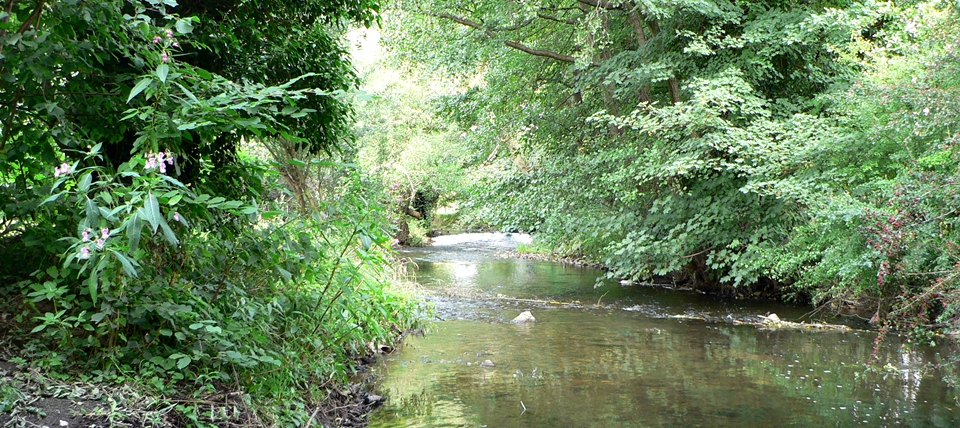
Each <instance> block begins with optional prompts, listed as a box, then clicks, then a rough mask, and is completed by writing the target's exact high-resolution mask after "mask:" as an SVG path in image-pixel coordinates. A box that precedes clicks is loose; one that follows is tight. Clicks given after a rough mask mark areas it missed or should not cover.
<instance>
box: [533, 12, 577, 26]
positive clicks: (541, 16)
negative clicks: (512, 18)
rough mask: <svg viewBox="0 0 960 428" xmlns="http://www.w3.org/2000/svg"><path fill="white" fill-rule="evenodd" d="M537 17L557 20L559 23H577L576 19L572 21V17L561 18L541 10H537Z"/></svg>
mask: <svg viewBox="0 0 960 428" xmlns="http://www.w3.org/2000/svg"><path fill="white" fill-rule="evenodd" d="M537 18H543V19H546V20H548V21H553V22H559V23H561V24H567V25H577V21H574V20H572V19H561V18H558V17H556V16H551V15H547V14H545V13H543V12H537Z"/></svg>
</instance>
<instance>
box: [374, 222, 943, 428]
mask: <svg viewBox="0 0 960 428" xmlns="http://www.w3.org/2000/svg"><path fill="white" fill-rule="evenodd" d="M483 236H484V238H483V239H477V240H471V239H470V238H469V237H462V236H461V237H457V238H455V239H459V240H460V242H459V243H458V244H451V245H447V246H437V247H433V248H428V249H424V250H416V251H409V252H407V255H408V256H410V257H411V258H413V259H414V260H415V261H416V263H417V264H418V265H419V271H418V272H417V276H418V278H419V281H420V282H421V284H423V287H424V289H425V291H426V292H427V294H428V295H430V296H432V297H431V299H432V300H433V301H434V304H435V305H436V307H437V312H438V313H439V314H440V318H441V319H443V320H445V321H438V322H436V323H435V325H434V327H433V329H432V330H431V331H430V332H429V333H428V334H427V335H426V336H425V337H411V338H408V339H407V341H406V343H405V345H404V347H403V349H402V350H401V351H400V352H397V353H395V354H393V355H391V356H389V357H388V358H387V359H386V363H385V365H384V366H383V367H380V368H377V371H378V372H380V373H381V374H384V375H385V377H384V379H383V381H382V382H381V384H380V387H379V388H380V392H381V393H383V394H384V395H386V396H388V397H390V400H389V401H388V403H387V404H386V405H385V406H384V407H383V408H382V409H381V410H379V411H378V412H376V413H375V414H374V415H372V417H371V426H373V427H421V426H431V427H447V426H449V427H460V426H489V427H514V426H523V427H617V426H623V427H627V426H630V427H645V426H651V427H652V426H691V427H693V426H705V427H722V426H756V427H761V426H764V427H766V426H770V427H776V426H854V425H865V426H893V425H905V426H943V427H948V426H949V427H954V426H958V425H960V410H958V406H957V403H956V402H955V401H954V398H953V396H952V395H951V394H950V391H949V390H948V389H947V388H946V386H945V385H944V384H943V383H942V382H941V381H940V380H939V377H938V376H937V375H936V374H935V373H934V374H930V373H927V374H924V372H923V367H924V365H925V363H926V362H929V361H932V359H933V358H934V353H935V352H936V351H937V350H936V349H924V350H923V351H922V352H921V351H903V350H902V349H901V347H900V346H899V343H898V342H897V341H896V339H895V338H893V339H889V340H888V341H887V342H885V343H884V345H883V346H882V347H881V348H880V352H879V356H880V358H881V361H883V362H885V363H886V362H889V363H890V366H889V367H888V370H887V371H886V372H884V373H870V374H864V370H863V367H864V366H863V363H864V362H865V361H868V360H869V359H870V358H871V354H872V353H873V350H874V344H873V339H874V337H875V335H874V334H872V333H870V332H809V331H795V330H780V331H762V330H759V329H757V328H756V327H754V326H749V325H734V324H733V323H732V320H734V319H736V320H745V319H751V320H754V319H755V316H756V315H757V314H763V313H766V312H776V313H778V314H779V315H780V316H781V318H784V319H792V320H797V319H798V318H799V317H800V316H802V315H803V314H804V313H805V312H806V308H802V307H791V306H788V305H783V304H775V303H770V302H742V301H726V302H724V301H717V300H716V299H715V298H712V297H710V296H703V295H700V294H697V293H692V292H681V291H675V290H669V289H663V288H656V287H636V286H634V287H621V286H620V285H619V284H609V283H605V284H604V285H602V286H600V287H597V288H594V284H595V281H596V278H597V277H598V276H599V275H600V274H601V272H599V271H596V270H593V269H583V268H575V267H569V266H563V265H559V264H555V263H547V262H532V261H525V260H512V259H503V258H499V257H497V256H496V254H495V253H496V251H497V250H501V249H503V248H504V247H508V246H509V245H513V244H515V240H514V239H513V238H512V237H505V236H503V235H483ZM601 296H602V298H601ZM523 299H526V300H523ZM529 300H537V301H549V300H553V301H558V302H565V303H572V302H579V303H578V304H568V305H557V304H549V303H539V302H530V301H529ZM598 300H599V301H600V304H597V301H598ZM526 309H532V311H533V313H534V315H535V316H536V317H537V321H538V322H536V323H534V324H523V325H514V324H509V323H507V322H506V321H508V320H510V319H511V318H512V317H514V316H516V315H517V314H518V313H519V311H521V310H526ZM677 314H684V315H688V316H699V317H703V318H705V319H704V320H692V319H678V318H670V316H671V315H677ZM727 321H730V322H727ZM485 360H490V362H492V363H493V364H494V366H493V367H483V366H481V363H482V362H484V361H485Z"/></svg>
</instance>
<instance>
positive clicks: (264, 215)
mask: <svg viewBox="0 0 960 428" xmlns="http://www.w3.org/2000/svg"><path fill="white" fill-rule="evenodd" d="M281 214H283V211H264V212H263V213H261V214H260V217H262V218H263V219H264V220H269V219H271V218H274V217H276V216H279V215H281Z"/></svg>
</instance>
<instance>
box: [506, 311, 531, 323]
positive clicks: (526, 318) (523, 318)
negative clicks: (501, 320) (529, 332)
mask: <svg viewBox="0 0 960 428" xmlns="http://www.w3.org/2000/svg"><path fill="white" fill-rule="evenodd" d="M510 322H512V323H514V324H523V323H528V322H537V319H536V318H534V317H533V314H531V313H530V311H523V312H521V313H520V315H517V317H516V318H514V319H513V321H510Z"/></svg>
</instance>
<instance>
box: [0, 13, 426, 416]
mask: <svg viewBox="0 0 960 428" xmlns="http://www.w3.org/2000/svg"><path fill="white" fill-rule="evenodd" d="M228 3H229V4H227V3H222V2H219V3H218V4H217V5H213V4H208V3H202V2H191V3H189V4H183V5H180V6H178V5H177V4H176V2H173V1H166V2H155V1H144V2H140V1H136V0H131V1H103V2H93V3H90V2H65V3H63V2H61V3H56V4H54V5H48V4H46V2H43V1H39V2H8V4H9V5H11V8H10V13H7V12H2V14H0V46H3V48H2V50H0V55H2V58H3V61H2V62H0V75H2V76H3V80H2V83H0V106H2V110H0V123H3V128H2V132H0V205H2V206H3V214H2V216H0V239H2V241H0V258H2V259H3V260H4V262H3V263H2V266H0V283H2V284H3V285H2V286H0V296H2V298H3V301H4V302H9V303H10V304H9V305H8V306H6V307H4V308H3V309H2V311H4V312H7V313H6V314H5V315H12V317H6V316H5V317H4V319H5V320H7V321H5V322H7V323H8V324H7V325H5V326H4V329H3V333H4V334H5V335H8V337H7V339H10V337H9V336H12V337H13V340H14V341H15V342H16V343H19V344H20V345H21V347H22V352H23V356H24V357H26V358H27V359H28V360H29V361H30V362H31V364H33V365H36V366H39V367H43V368H49V369H55V370H59V371H61V372H63V373H76V372H75V371H74V370H81V371H80V372H82V373H85V375H86V376H89V377H90V378H92V379H94V380H100V381H107V380H121V379H131V378H132V379H134V380H135V381H136V382H139V383H142V384H144V385H145V386H146V387H148V388H150V389H151V390H152V391H153V392H154V393H156V394H159V395H161V396H170V395H186V394H193V395H194V396H196V397H199V396H203V395H204V394H210V393H212V392H213V391H214V390H216V389H218V388H220V387H221V386H222V385H234V388H237V389H239V390H240V391H241V392H244V393H246V394H250V395H248V396H247V398H248V399H247V402H248V403H254V404H252V405H253V406H255V407H257V408H258V409H260V411H262V412H263V413H262V414H261V417H263V418H265V422H266V423H279V424H283V425H294V424H295V425H301V424H303V423H305V422H306V419H307V418H308V417H309V413H308V412H307V411H306V410H305V408H306V407H305V406H306V405H308V404H315V403H316V402H318V401H319V400H321V399H322V398H323V397H324V396H325V390H326V389H328V388H332V387H334V386H335V385H338V384H341V383H343V382H346V381H347V377H348V376H349V375H350V374H351V373H352V372H353V370H354V364H355V363H354V362H353V360H354V359H355V358H357V357H359V356H362V355H364V354H366V353H368V352H369V351H368V349H369V347H368V345H367V343H368V342H372V343H374V344H378V343H386V342H389V341H391V340H393V339H395V338H396V337H397V335H399V334H400V333H402V332H403V331H405V330H406V329H407V328H409V327H410V323H411V322H412V320H413V319H414V310H415V308H414V307H413V306H412V304H411V303H410V302H409V301H408V300H407V298H406V297H405V296H403V295H402V293H400V292H399V291H397V290H396V289H395V288H394V287H391V284H390V278H391V272H390V270H389V269H390V268H389V262H388V260H387V258H388V257H389V250H385V249H384V248H385V244H387V243H388V241H389V239H388V234H387V232H385V230H384V229H383V225H384V224H386V214H385V211H384V209H383V208H382V206H381V205H380V204H379V202H370V200H371V199H372V200H374V201H375V200H376V199H377V198H371V197H370V195H369V192H368V190H367V189H368V188H370V183H368V182H366V181H365V179H364V178H363V177H362V175H361V174H360V173H359V172H358V171H356V169H355V167H354V166H352V165H350V164H347V163H344V161H346V160H349V159H348V156H349V151H348V150H344V151H340V152H338V150H339V149H341V148H346V147H347V144H348V143H349V141H350V140H349V133H348V132H347V130H348V129H349V108H348V103H347V101H346V99H345V98H344V91H345V90H349V89H351V88H352V86H351V85H352V84H353V83H355V80H356V79H355V78H354V77H353V75H352V74H351V73H350V71H349V70H350V67H349V63H348V62H347V60H346V58H345V57H344V52H343V50H342V49H341V48H340V47H339V45H338V43H337V42H336V37H337V31H339V30H338V26H339V25H341V24H342V22H343V20H351V21H354V22H359V23H361V24H371V23H372V22H373V21H374V19H375V14H376V8H377V4H375V3H368V2H359V3H356V4H351V5H346V4H340V3H338V4H336V5H330V4H327V3H324V2H303V3H298V4H297V5H286V4H281V3H263V4H261V5H260V6H262V7H267V8H272V9H271V10H272V13H266V14H262V11H258V10H251V9H250V7H251V6H250V5H251V4H250V3H249V2H233V3H230V2H228ZM176 12H182V14H180V15H178V14H176ZM188 15H189V16H188ZM254 16H256V17H260V18H263V19H264V21H263V22H261V23H259V24H258V23H257V22H253V21H251V20H250V19H252V18H253V17H254ZM261 25H262V26H261ZM281 33H282V34H281ZM267 35H268V36H269V37H267ZM280 35H283V36H284V37H280ZM248 39H256V40H257V41H258V42H257V43H254V44H251V43H252V42H250V40H248ZM262 55H272V56H271V58H263V57H261V56H262ZM253 57H256V58H259V59H256V60H254V59H253ZM298 58H300V59H302V60H303V61H300V60H299V59H298ZM290 61H293V62H296V63H298V64H301V65H303V66H304V67H306V68H304V69H297V70H286V69H285V70H279V69H280V68H285V67H287V65H288V63H289V62H290ZM237 64H244V65H243V67H237ZM7 327H10V328H7ZM251 396H252V397H253V399H249V397H251ZM177 409H178V411H179V412H180V413H181V415H182V417H185V418H189V419H193V420H194V421H195V422H198V421H199V419H197V418H198V415H199V413H198V412H199V410H198V409H197V408H196V406H193V407H189V406H177ZM291 409H294V410H292V411H291ZM297 409H299V410H297Z"/></svg>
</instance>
